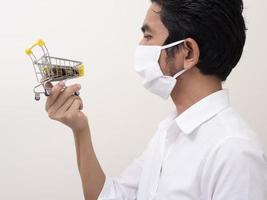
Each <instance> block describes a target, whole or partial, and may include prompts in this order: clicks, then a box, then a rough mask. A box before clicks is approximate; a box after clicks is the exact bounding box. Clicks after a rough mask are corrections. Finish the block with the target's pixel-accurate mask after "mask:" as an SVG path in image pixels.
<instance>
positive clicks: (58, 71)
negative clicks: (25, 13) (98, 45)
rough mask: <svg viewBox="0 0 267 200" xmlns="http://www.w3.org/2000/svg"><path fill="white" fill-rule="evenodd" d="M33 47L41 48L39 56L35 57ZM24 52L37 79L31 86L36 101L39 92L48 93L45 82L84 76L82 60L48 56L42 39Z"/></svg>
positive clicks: (38, 97) (48, 89)
mask: <svg viewBox="0 0 267 200" xmlns="http://www.w3.org/2000/svg"><path fill="white" fill-rule="evenodd" d="M35 47H40V48H41V56H39V57H37V56H36V54H34V53H33V49H34V48H35ZM25 53H26V54H27V55H29V56H30V58H31V60H32V63H33V67H34V71H35V75H36V78H37V81H38V85H36V86H35V87H34V88H33V92H34V94H35V100H36V101H39V100H40V98H41V94H44V95H45V96H49V95H50V90H51V89H50V88H48V87H47V83H50V82H57V81H66V80H69V79H74V78H79V77H82V76H84V65H83V64H82V62H79V61H75V60H69V59H64V58H57V57H52V56H50V55H49V52H48V49H47V47H46V45H45V42H44V41H43V40H38V41H37V42H36V43H35V44H33V45H32V46H31V47H30V48H29V49H26V51H25ZM75 95H79V93H78V92H77V93H75Z"/></svg>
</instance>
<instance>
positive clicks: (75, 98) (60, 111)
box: [57, 96, 82, 115]
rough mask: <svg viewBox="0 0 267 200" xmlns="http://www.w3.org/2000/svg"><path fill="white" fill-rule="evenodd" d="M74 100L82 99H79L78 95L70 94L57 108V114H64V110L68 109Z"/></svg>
mask: <svg viewBox="0 0 267 200" xmlns="http://www.w3.org/2000/svg"><path fill="white" fill-rule="evenodd" d="M75 100H80V101H82V99H81V98H80V97H78V96H72V97H70V98H69V99H68V100H67V101H66V102H65V103H64V105H63V106H61V107H60V108H59V109H58V111H57V113H59V115H61V114H64V113H65V112H66V111H68V110H69V108H70V107H71V106H72V104H73V102H74V101H75ZM81 109H82V108H81Z"/></svg>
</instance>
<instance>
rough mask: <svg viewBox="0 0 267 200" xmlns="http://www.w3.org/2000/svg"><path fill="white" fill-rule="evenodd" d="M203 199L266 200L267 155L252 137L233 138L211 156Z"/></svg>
mask: <svg viewBox="0 0 267 200" xmlns="http://www.w3.org/2000/svg"><path fill="white" fill-rule="evenodd" d="M203 172H204V173H203V177H202V178H203V179H202V180H203V181H202V185H203V187H202V188H203V190H204V194H205V196H204V197H203V198H202V199H203V200H208V199H209V200H225V199H227V200H254V199H257V200H267V187H266V185H267V159H266V156H265V155H264V152H263V150H261V149H260V148H258V147H257V146H256V145H254V144H253V143H252V142H251V141H250V140H247V139H240V138H231V139H228V140H227V141H225V142H224V143H223V144H221V145H219V146H218V148H216V149H215V150H214V151H213V152H212V153H211V155H210V156H209V157H208V159H207V162H206V164H205V168H204V170H203Z"/></svg>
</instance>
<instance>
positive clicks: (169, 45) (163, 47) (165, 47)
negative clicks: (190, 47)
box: [161, 40, 184, 50]
mask: <svg viewBox="0 0 267 200" xmlns="http://www.w3.org/2000/svg"><path fill="white" fill-rule="evenodd" d="M183 42H184V40H180V41H177V42H174V43H171V44H167V45H165V46H162V47H161V50H163V49H168V48H171V47H174V46H177V45H178V44H182V43H183Z"/></svg>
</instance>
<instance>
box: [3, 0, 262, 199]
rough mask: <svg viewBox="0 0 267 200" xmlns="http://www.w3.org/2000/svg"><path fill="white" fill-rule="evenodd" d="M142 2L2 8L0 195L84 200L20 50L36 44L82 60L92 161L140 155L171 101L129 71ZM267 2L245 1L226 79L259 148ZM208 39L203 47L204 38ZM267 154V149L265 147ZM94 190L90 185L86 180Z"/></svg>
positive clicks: (68, 142)
mask: <svg viewBox="0 0 267 200" xmlns="http://www.w3.org/2000/svg"><path fill="white" fill-rule="evenodd" d="M149 4H150V2H149V1H148V0H134V1H125V0H109V1H96V0H94V1H93V0H84V1H82V0H76V1H69V0H64V1H63V0H57V1H55V0H53V1H52V0H46V1H37V0H24V1H19V0H17V1H14V0H9V1H3V0H1V7H0V26H1V31H0V52H1V55H0V69H1V72H0V74H1V77H0V91H1V93H0V99H1V100H0V102H1V104H0V119H1V121H0V125H1V129H0V134H1V137H0V199H3V200H17V199H21V200H35V199H38V200H47V199H49V200H59V199H64V200H73V199H82V198H83V195H82V190H81V184H80V179H79V175H78V170H77V167H76V158H75V155H76V154H75V148H74V141H73V135H72V133H71V131H70V130H69V129H68V128H66V127H64V126H63V125H61V124H59V123H57V122H55V121H51V120H50V119H48V117H47V115H46V113H45V111H44V103H45V98H43V99H42V100H41V101H40V102H35V101H34V96H33V93H32V87H33V86H34V84H35V83H36V80H35V76H34V73H33V68H32V65H31V62H30V60H29V58H28V57H27V56H26V55H25V54H24V49H25V48H26V47H28V46H29V45H31V44H32V43H33V42H35V40H36V39H39V38H43V39H44V40H45V41H46V43H47V46H48V48H49V50H50V53H51V54H52V55H53V56H60V57H66V58H71V59H78V60H82V61H83V62H84V64H85V66H86V76H85V78H83V79H80V80H75V81H74V82H79V83H81V84H82V91H81V96H82V97H83V99H84V104H85V112H86V113H87V115H88V117H89V120H90V126H91V130H92V137H93V143H94V147H95V150H96V153H97V156H98V158H99V160H100V162H101V164H102V166H103V169H104V171H105V172H106V174H107V175H109V176H115V175H118V174H119V173H120V172H121V171H122V170H123V169H124V168H125V167H126V166H127V165H128V164H130V162H131V161H132V160H133V159H134V158H135V157H137V156H139V155H140V153H141V152H142V151H143V149H144V147H145V145H146V144H147V142H148V140H149V138H150V137H151V136H152V134H154V131H155V130H156V127H157V125H158V123H159V122H160V121H161V120H162V119H163V118H164V117H165V116H166V115H168V114H169V112H171V111H172V110H173V109H174V107H173V105H172V103H171V102H164V101H162V100H161V99H160V98H158V97H156V96H153V95H151V94H149V93H148V92H147V91H145V89H143V87H142V84H141V80H140V79H139V77H138V76H137V75H136V74H135V72H134V70H133V55H134V50H135V47H136V45H137V43H138V41H139V39H140V37H141V32H140V26H141V24H142V21H143V17H144V15H145V12H146V9H147V8H148V6H149ZM266 9H267V1H266V0H253V1H248V0H246V1H245V18H246V21H247V25H248V28H249V31H248V40H247V44H246V48H245V52H244V55H243V58H242V60H241V62H240V64H239V65H238V67H237V68H236V69H235V70H234V72H233V73H232V75H231V76H230V78H229V79H228V81H227V83H226V85H225V87H226V88H229V91H230V96H231V101H232V104H233V106H234V107H235V108H236V109H237V110H238V111H239V112H240V113H241V115H242V116H243V117H244V118H245V120H246V121H248V123H249V124H250V125H251V126H252V127H253V129H254V130H255V131H256V132H257V133H258V134H259V137H260V138H261V140H262V142H263V143H264V144H265V146H267V117H266V116H267V109H266V102H267V84H266V76H267V66H266V62H265V58H266V52H267V48H266V44H267V43H266V35H267V24H266V19H267V14H266ZM207 42H209V41H207ZM266 149H267V148H266ZM92 184H93V183H92Z"/></svg>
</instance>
